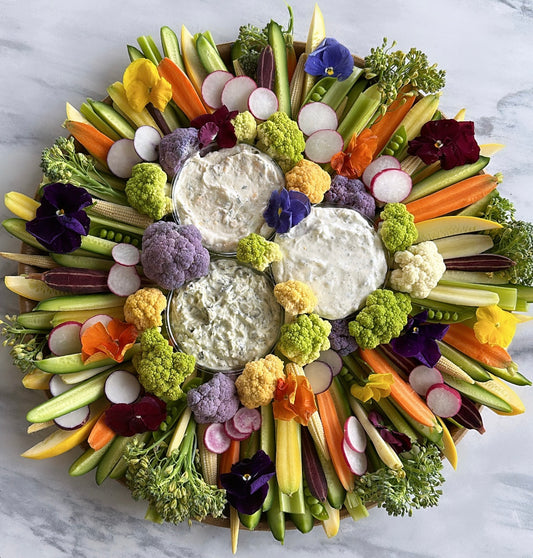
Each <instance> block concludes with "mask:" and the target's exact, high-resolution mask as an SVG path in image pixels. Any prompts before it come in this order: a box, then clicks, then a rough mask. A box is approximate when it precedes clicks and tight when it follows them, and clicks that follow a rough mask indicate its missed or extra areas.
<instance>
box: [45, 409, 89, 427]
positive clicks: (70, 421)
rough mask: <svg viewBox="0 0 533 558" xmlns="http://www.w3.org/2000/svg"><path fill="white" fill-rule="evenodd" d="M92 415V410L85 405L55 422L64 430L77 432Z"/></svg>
mask: <svg viewBox="0 0 533 558" xmlns="http://www.w3.org/2000/svg"><path fill="white" fill-rule="evenodd" d="M90 414H91V410H90V409H89V405H85V406H84V407H80V408H79V409H76V410H75V411H71V412H70V413H67V414H66V415H61V416H60V417H57V418H55V419H54V422H55V423H56V425H57V426H59V428H62V429H63V430H77V429H78V428H81V427H82V426H83V425H84V424H85V423H86V422H87V421H88V420H89V416H90Z"/></svg>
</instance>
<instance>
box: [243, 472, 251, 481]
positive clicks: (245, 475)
mask: <svg viewBox="0 0 533 558" xmlns="http://www.w3.org/2000/svg"><path fill="white" fill-rule="evenodd" d="M242 478H243V479H244V480H245V481H249V480H250V479H251V478H252V475H250V473H244V475H243V476H242Z"/></svg>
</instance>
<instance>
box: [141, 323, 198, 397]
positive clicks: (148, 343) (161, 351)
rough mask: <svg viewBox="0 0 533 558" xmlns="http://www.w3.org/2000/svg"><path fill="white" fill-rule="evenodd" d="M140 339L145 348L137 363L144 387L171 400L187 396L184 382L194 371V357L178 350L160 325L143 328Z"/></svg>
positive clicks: (142, 347)
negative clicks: (162, 331)
mask: <svg viewBox="0 0 533 558" xmlns="http://www.w3.org/2000/svg"><path fill="white" fill-rule="evenodd" d="M139 341H140V344H141V350H140V353H139V354H138V355H137V356H136V357H135V358H134V365H135V368H136V370H137V374H138V376H139V381H140V382H141V384H142V386H143V387H144V389H145V390H146V391H148V392H149V393H152V394H154V395H157V397H162V398H164V399H168V400H170V401H176V400H178V399H181V398H182V397H184V393H183V391H182V389H181V384H182V383H183V381H184V380H185V378H187V376H190V375H191V374H192V373H193V372H194V366H195V364H196V359H195V358H194V356H192V355H187V354H185V353H180V352H174V350H173V349H172V347H171V345H169V343H168V340H167V339H165V337H163V335H162V334H161V332H160V331H159V329H158V328H156V327H152V328H149V329H147V330H145V331H143V333H142V334H141V336H140V339H139Z"/></svg>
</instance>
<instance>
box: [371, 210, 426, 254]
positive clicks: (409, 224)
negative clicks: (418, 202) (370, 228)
mask: <svg viewBox="0 0 533 558" xmlns="http://www.w3.org/2000/svg"><path fill="white" fill-rule="evenodd" d="M380 217H381V223H380V226H379V233H380V235H381V240H382V241H383V244H384V246H385V248H387V250H389V252H392V253H394V252H397V251H398V250H405V249H407V248H409V246H411V245H412V244H414V242H415V241H416V239H417V238H418V231H417V229H416V225H415V220H414V217H413V215H411V213H409V211H407V208H406V207H405V204H403V203H388V204H387V205H386V206H385V207H384V208H383V211H382V212H381V215H380Z"/></svg>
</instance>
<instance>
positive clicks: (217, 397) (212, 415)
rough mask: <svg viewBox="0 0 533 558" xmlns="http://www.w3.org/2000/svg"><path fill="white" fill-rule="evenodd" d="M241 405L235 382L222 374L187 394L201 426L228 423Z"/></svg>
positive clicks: (190, 405) (188, 403) (189, 403)
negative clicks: (212, 423)
mask: <svg viewBox="0 0 533 558" xmlns="http://www.w3.org/2000/svg"><path fill="white" fill-rule="evenodd" d="M239 404H240V402H239V398H238V396H237V390H236V389H235V382H234V381H233V380H232V379H231V378H230V377H229V376H226V374H223V373H222V372H219V373H218V374H215V375H214V376H213V377H212V378H211V379H210V380H209V381H208V382H206V383H205V384H202V385H201V386H199V387H197V388H193V389H190V390H189V391H188V392H187V405H188V406H189V407H190V409H191V411H192V412H193V414H194V420H195V421H196V422H197V423H199V424H206V423H211V422H226V421H227V420H228V419H230V418H231V417H232V416H233V415H234V414H235V413H236V412H237V409H238V408H239Z"/></svg>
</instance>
